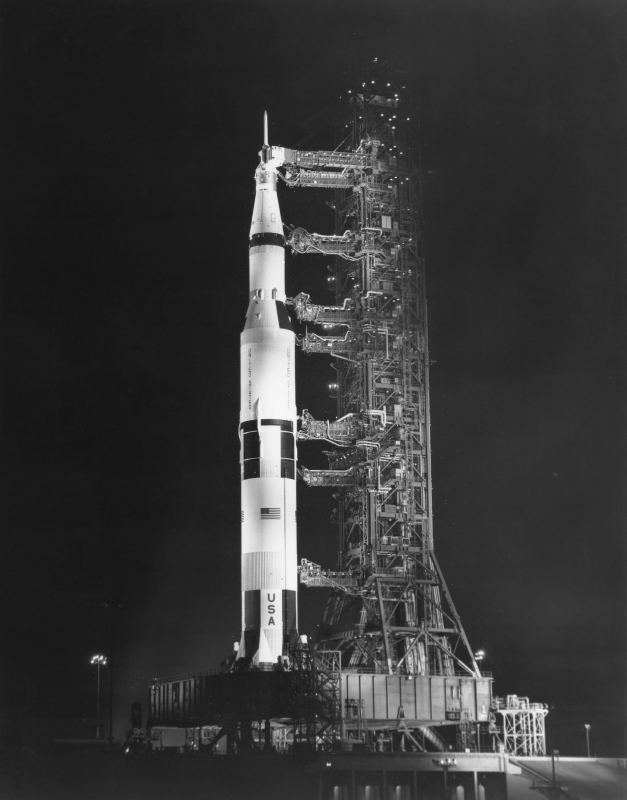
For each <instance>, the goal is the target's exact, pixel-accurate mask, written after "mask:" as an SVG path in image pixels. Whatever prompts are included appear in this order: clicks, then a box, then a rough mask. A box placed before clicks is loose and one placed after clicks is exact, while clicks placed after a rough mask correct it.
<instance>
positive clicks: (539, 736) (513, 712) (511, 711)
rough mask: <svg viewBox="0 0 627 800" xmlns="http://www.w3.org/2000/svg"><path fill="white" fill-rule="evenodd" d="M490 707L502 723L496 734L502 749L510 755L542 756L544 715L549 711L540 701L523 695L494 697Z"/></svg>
mask: <svg viewBox="0 0 627 800" xmlns="http://www.w3.org/2000/svg"><path fill="white" fill-rule="evenodd" d="M494 709H495V711H496V713H497V714H498V715H499V716H500V718H501V722H502V726H501V728H500V731H499V729H498V728H497V731H499V732H498V734H497V737H498V739H499V741H500V743H501V744H502V746H503V748H504V749H505V752H506V753H509V754H510V755H513V756H532V757H533V756H543V755H545V753H546V740H545V734H544V718H545V717H546V715H547V714H548V713H549V711H548V708H547V706H546V705H545V704H544V703H530V702H529V698H527V697H518V695H515V694H510V695H507V699H506V700H505V701H503V700H502V699H501V698H499V697H497V698H495V701H494Z"/></svg>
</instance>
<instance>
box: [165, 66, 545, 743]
mask: <svg viewBox="0 0 627 800" xmlns="http://www.w3.org/2000/svg"><path fill="white" fill-rule="evenodd" d="M405 95H406V92H405V87H403V86H400V85H399V86H398V87H396V86H392V85H391V84H390V83H387V81H382V80H379V81H378V82H376V83H375V82H374V81H373V82H368V83H363V84H362V85H361V86H360V87H355V88H354V89H353V90H352V91H348V92H347V94H346V95H344V97H343V98H342V105H341V112H340V115H339V123H340V135H339V138H338V145H337V148H336V149H335V150H333V151H298V150H291V149H288V148H283V147H272V146H270V145H268V144H267V142H266V144H264V150H263V159H265V161H264V163H267V164H272V165H274V167H273V168H276V175H277V176H278V177H279V178H280V179H281V180H282V181H283V182H284V183H286V184H287V185H288V186H290V187H308V188H319V189H324V190H327V197H328V190H330V189H332V190H334V200H333V202H332V203H329V205H332V207H333V208H334V211H335V233H334V234H332V235H322V234H318V233H310V232H308V231H306V230H304V229H303V228H296V229H293V230H291V231H290V232H289V234H288V236H287V237H286V242H285V243H286V244H287V245H288V246H290V247H291V249H292V252H293V253H295V254H297V255H299V256H300V255H303V256H307V255H308V254H318V255H323V256H326V257H331V258H333V264H332V265H330V264H329V263H328V260H330V259H328V260H327V262H326V265H327V266H328V267H329V270H330V275H329V277H328V283H329V286H330V287H331V288H333V289H334V291H335V303H334V304H333V305H322V304H319V303H317V302H316V301H315V300H314V299H312V298H311V297H310V295H308V294H305V293H302V292H301V293H300V294H298V295H296V296H295V297H293V298H289V297H288V298H286V299H285V305H287V306H288V307H291V309H292V310H293V315H294V316H295V317H296V318H297V319H298V320H299V322H301V323H303V325H302V327H303V328H304V333H303V332H301V333H300V334H298V335H297V337H296V341H297V344H298V345H299V346H300V347H301V348H302V350H303V351H304V353H306V354H308V355H312V356H315V355H316V354H327V355H328V356H330V357H331V359H332V364H333V367H334V369H335V370H336V374H337V379H336V380H335V381H334V382H333V384H331V386H330V392H331V393H332V396H336V397H337V419H336V420H334V421H328V420H327V421H324V420H317V419H315V418H314V416H313V415H312V414H310V413H309V411H307V410H306V409H304V410H302V412H301V414H300V416H299V423H300V427H299V430H298V431H297V432H296V437H297V439H298V440H300V441H305V440H309V441H318V442H320V443H324V444H325V446H326V447H327V449H326V450H325V451H324V452H325V454H326V456H327V457H328V461H329V468H328V469H309V468H307V467H306V466H305V465H303V464H300V466H299V468H298V470H297V472H298V476H299V478H300V479H301V480H303V481H304V482H305V483H306V484H307V485H308V486H309V487H312V488H331V490H332V491H333V493H334V497H335V499H336V500H337V509H336V512H335V513H334V517H333V519H334V522H335V523H336V524H337V526H338V531H339V553H340V555H339V563H338V564H336V565H335V567H334V568H333V569H326V568H323V567H322V566H319V565H317V564H314V563H312V562H310V561H307V560H306V559H303V560H302V561H301V565H300V568H299V574H300V582H301V584H303V585H304V586H307V587H322V588H327V589H330V594H329V598H328V601H327V603H326V607H325V610H324V615H323V620H322V624H321V626H320V628H319V631H318V637H317V641H316V643H315V647H314V648H313V649H311V648H308V647H307V646H306V645H304V644H303V643H302V642H301V640H300V638H299V639H298V641H297V642H296V643H295V644H294V643H291V644H286V648H287V649H286V650H285V652H284V654H283V655H284V656H285V658H283V657H280V658H279V664H278V665H276V666H275V670H274V671H268V670H272V667H271V666H269V667H264V668H263V670H262V669H261V667H258V666H256V665H255V664H252V665H251V666H250V668H247V669H246V670H244V671H243V670H242V669H241V667H240V669H239V670H238V669H237V665H238V663H239V664H240V665H241V664H242V662H235V664H234V667H233V669H234V671H233V672H231V673H230V674H224V673H223V674H221V675H211V674H209V673H207V674H200V675H195V676H190V677H188V678H183V679H177V680H174V681H167V680H164V681H158V682H155V684H153V686H152V687H151V691H150V719H151V721H152V724H153V725H154V724H156V725H175V726H179V727H182V726H185V727H187V729H188V731H189V730H190V729H193V730H197V731H198V737H199V739H200V738H202V737H201V730H202V729H203V726H210V725H218V726H219V731H218V733H217V737H220V736H222V735H225V734H226V735H228V736H230V737H236V739H237V740H238V741H240V743H242V742H244V741H246V742H248V743H249V744H248V745H246V746H251V745H250V743H251V742H252V741H253V733H252V731H254V730H257V731H258V734H257V741H258V742H261V738H262V736H261V731H262V730H265V734H264V737H265V741H266V743H268V742H270V741H271V739H272V737H273V736H274V737H275V738H276V734H277V731H280V730H284V729H285V726H286V725H291V726H292V728H293V741H294V742H296V741H297V740H298V741H300V742H304V741H306V742H307V743H309V745H310V746H313V747H314V748H318V747H320V746H324V747H326V748H328V747H331V748H337V747H338V746H339V745H340V744H341V743H344V744H345V745H349V744H350V743H351V742H352V743H354V744H355V745H359V746H365V747H367V748H370V749H377V750H385V749H386V748H388V747H392V748H393V749H396V747H397V746H400V748H401V749H403V750H404V749H409V750H412V751H425V750H426V751H429V750H430V751H433V750H436V751H437V750H440V751H447V750H449V749H450V748H451V747H452V748H455V749H457V750H458V751H460V752H463V751H477V750H484V749H493V748H495V747H496V745H497V743H498V742H500V745H501V746H502V747H503V748H504V749H505V751H506V752H510V753H513V754H516V755H530V756H531V755H543V754H544V752H545V739H544V717H545V715H546V713H547V711H546V707H545V706H543V705H542V704H539V703H530V702H529V701H528V700H527V699H526V698H518V697H517V696H515V695H510V696H508V697H507V700H506V701H502V700H500V699H498V698H493V697H492V688H491V684H492V680H491V676H490V675H489V674H487V673H486V674H482V673H481V670H480V668H479V665H478V663H477V660H476V659H475V656H474V654H473V651H472V649H471V647H470V644H469V642H468V640H467V638H466V635H465V633H464V629H463V627H462V623H461V620H460V617H459V615H458V613H457V611H456V609H455V606H454V604H453V600H452V598H451V595H450V593H449V591H448V588H447V586H446V582H445V580H444V577H443V574H442V571H441V570H440V566H439V564H438V561H437V559H436V556H435V552H434V545H433V520H432V503H431V455H430V430H429V416H430V414H429V351H428V335H427V305H426V295H425V268H424V256H423V238H422V226H421V203H422V180H423V175H422V172H421V170H420V165H419V163H416V161H417V159H416V156H415V155H414V153H413V150H412V136H411V132H410V124H409V123H410V122H411V120H410V113H409V112H408V110H407V106H406V96H405ZM273 236H275V239H276V243H278V238H280V236H279V235H278V234H273ZM277 237H278V238H277ZM275 239H273V242H274V241H275ZM253 244H255V243H254V242H253ZM251 246H252V245H251ZM281 296H283V295H281ZM276 299H277V300H280V299H281V298H280V297H279V295H278V294H277V298H276ZM257 316H259V314H258V315H257ZM286 324H287V323H286ZM272 421H273V420H265V422H266V423H267V422H272ZM247 424H248V423H247ZM251 424H252V423H251ZM261 424H262V425H263V424H264V420H262V421H261ZM264 510H265V511H268V510H269V509H264V508H262V512H263V511H264ZM262 516H263V514H262ZM264 670H265V671H264ZM277 670H278V671H277ZM237 720H239V721H238V722H236V721H237ZM286 720H291V722H286ZM238 726H239V727H238ZM237 731H239V733H237ZM395 742H396V745H395V744H394V743H395ZM259 746H261V745H259Z"/></svg>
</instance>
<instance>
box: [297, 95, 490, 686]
mask: <svg viewBox="0 0 627 800" xmlns="http://www.w3.org/2000/svg"><path fill="white" fill-rule="evenodd" d="M403 96H404V91H403V88H402V87H400V86H399V87H398V89H394V88H390V84H387V86H381V82H379V85H376V84H374V82H373V83H372V84H368V85H366V84H363V86H362V87H361V90H358V91H354V92H353V91H351V92H349V93H348V95H347V96H346V97H345V98H344V102H343V106H342V111H341V140H342V145H341V146H342V149H343V151H344V152H345V153H346V155H347V156H348V153H351V154H354V155H355V156H357V155H358V154H360V155H361V156H362V158H363V166H361V165H354V166H353V168H352V169H351V170H348V169H345V170H344V172H343V176H344V177H345V178H348V174H347V173H350V181H345V182H344V183H343V185H341V188H337V189H336V192H335V203H334V207H335V217H336V235H335V236H332V237H331V236H326V237H325V236H320V235H317V234H309V233H307V232H306V231H304V230H302V229H297V230H296V231H293V232H292V233H291V235H290V237H289V240H288V241H289V243H290V244H291V246H292V249H293V251H294V252H298V253H312V252H313V253H321V252H322V253H328V254H335V256H336V259H335V266H334V268H333V277H332V278H331V279H330V280H331V281H333V282H334V283H335V286H336V301H337V305H336V306H318V305H314V304H313V303H312V302H311V299H310V298H309V296H308V295H304V294H301V295H298V297H296V298H294V301H293V302H294V306H295V309H296V313H297V315H298V317H299V319H300V320H304V321H307V322H313V323H315V324H317V325H322V326H324V327H326V328H327V329H328V328H329V327H334V328H335V330H334V331H333V334H334V335H328V334H325V332H324V331H322V332H321V333H317V332H308V333H307V334H306V335H305V336H304V337H303V338H302V339H301V340H300V345H301V347H302V349H303V350H304V351H305V352H306V353H329V354H331V355H332V356H334V357H335V358H334V367H335V369H336V370H337V386H334V387H333V388H334V389H336V391H337V407H338V420H337V421H336V422H330V423H320V422H317V421H315V420H313V419H312V418H310V417H309V415H308V414H306V413H305V414H304V419H303V425H302V430H301V432H300V438H301V439H307V438H318V439H325V440H326V441H328V442H331V443H332V444H333V445H334V448H333V449H332V450H329V451H326V454H327V456H328V459H329V470H307V469H303V470H302V475H303V478H304V480H305V481H306V482H307V483H308V484H309V485H310V486H333V487H336V495H335V496H336V497H337V501H338V509H337V523H338V525H339V535H340V552H341V563H340V564H339V565H338V568H337V570H336V571H335V572H328V571H325V570H322V569H321V568H320V567H318V566H317V565H314V564H311V563H310V562H303V566H302V568H301V581H302V582H303V583H305V584H307V585H309V586H330V587H331V588H332V591H331V595H330V598H329V601H328V603H327V606H326V609H325V612H324V619H323V624H322V626H321V629H320V631H319V636H318V642H317V645H318V647H319V648H321V649H324V650H340V651H341V653H342V667H343V669H354V670H356V671H365V672H385V673H388V674H396V673H400V674H408V675H453V674H456V673H457V674H459V673H461V674H469V675H474V676H479V675H480V673H479V669H478V666H477V663H476V662H475V659H474V656H473V653H472V650H471V649H470V646H469V644H468V641H467V639H466V636H465V634H464V630H463V628H462V625H461V621H460V619H459V616H458V614H457V612H456V610H455V606H454V605H453V601H452V598H451V596H450V594H449V592H448V589H447V587H446V583H445V581H444V578H443V576H442V572H441V570H440V568H439V565H438V562H437V560H436V557H435V553H434V549H433V522H432V502H431V455H430V431H429V350H428V332H427V304H426V295H425V265H424V255H423V239H422V226H421V203H422V173H421V171H420V167H419V164H417V159H416V157H415V155H414V153H413V148H412V140H411V133H410V123H411V121H410V119H409V116H408V112H407V109H406V108H404V107H403V106H404V102H403V99H404V98H403ZM338 155H341V153H338ZM310 174H311V173H310ZM290 177H291V176H290V173H289V172H288V174H287V179H288V181H289V180H290ZM292 180H294V178H293V177H292ZM323 181H324V177H323V173H320V174H319V183H318V184H317V185H327V186H330V185H332V183H331V182H330V181H328V182H327V183H326V184H324V183H323ZM300 183H301V184H302V181H300ZM308 183H309V182H308ZM309 185H311V183H309ZM338 328H340V330H338Z"/></svg>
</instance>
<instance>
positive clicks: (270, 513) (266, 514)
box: [261, 508, 281, 519]
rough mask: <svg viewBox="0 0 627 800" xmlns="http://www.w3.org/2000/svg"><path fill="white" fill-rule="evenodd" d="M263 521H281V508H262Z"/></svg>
mask: <svg viewBox="0 0 627 800" xmlns="http://www.w3.org/2000/svg"><path fill="white" fill-rule="evenodd" d="M261 519H281V509H280V508H262V509H261Z"/></svg>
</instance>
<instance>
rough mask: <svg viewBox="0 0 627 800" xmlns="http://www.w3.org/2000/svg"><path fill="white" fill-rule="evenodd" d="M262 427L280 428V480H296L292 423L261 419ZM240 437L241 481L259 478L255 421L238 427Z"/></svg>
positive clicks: (257, 436) (252, 420)
mask: <svg viewBox="0 0 627 800" xmlns="http://www.w3.org/2000/svg"><path fill="white" fill-rule="evenodd" d="M261 424H262V425H276V426H277V427H279V426H280V428H281V474H280V477H281V478H290V479H291V480H295V479H296V466H295V461H294V433H293V429H294V426H293V423H291V422H290V421H289V420H282V419H262V420H261ZM240 431H241V436H242V442H243V446H242V466H243V469H242V480H244V481H245V480H248V479H249V478H259V477H260V475H261V461H260V453H259V433H258V430H257V420H256V419H251V420H249V421H248V422H243V423H242V424H241V425H240Z"/></svg>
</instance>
